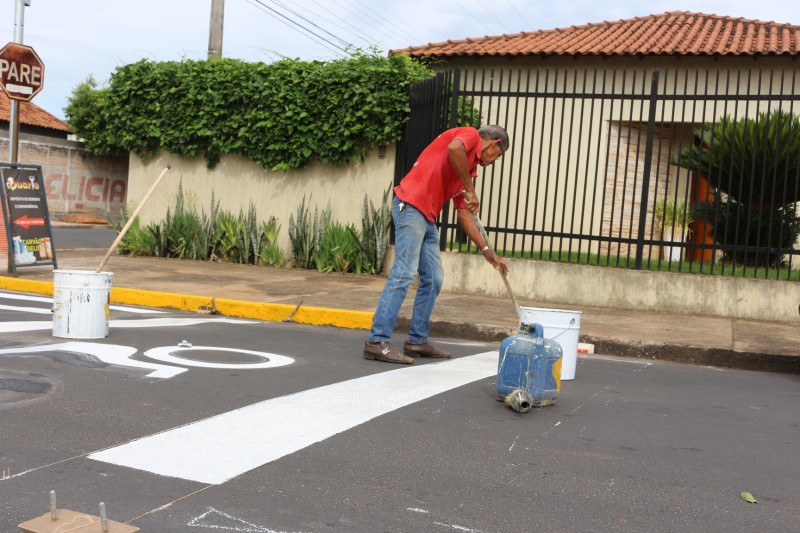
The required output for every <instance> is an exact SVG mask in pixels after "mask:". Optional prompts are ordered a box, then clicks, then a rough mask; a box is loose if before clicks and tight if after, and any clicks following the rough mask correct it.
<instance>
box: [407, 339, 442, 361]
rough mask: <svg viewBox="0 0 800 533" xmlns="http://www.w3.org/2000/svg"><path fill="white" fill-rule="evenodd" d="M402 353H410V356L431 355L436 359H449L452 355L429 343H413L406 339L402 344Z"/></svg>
mask: <svg viewBox="0 0 800 533" xmlns="http://www.w3.org/2000/svg"><path fill="white" fill-rule="evenodd" d="M403 353H405V354H406V355H410V356H411V357H433V358H436V359H450V358H451V357H453V355H452V354H449V353H447V352H445V351H444V350H440V349H439V348H434V347H433V346H431V344H430V343H426V344H414V343H413V342H408V341H406V342H405V344H403Z"/></svg>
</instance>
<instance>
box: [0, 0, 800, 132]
mask: <svg viewBox="0 0 800 533" xmlns="http://www.w3.org/2000/svg"><path fill="white" fill-rule="evenodd" d="M0 4H1V5H2V8H1V9H0V45H3V44H5V43H7V42H11V41H13V40H14V28H15V11H16V4H17V1H16V0H0ZM30 4H31V5H30V6H28V7H25V8H24V17H23V21H24V25H23V38H22V42H23V43H24V44H26V45H28V46H31V47H33V48H34V50H35V51H36V53H37V54H38V55H39V57H40V58H41V60H42V62H43V63H44V65H45V75H44V88H43V89H42V91H41V92H39V94H37V95H36V96H35V97H34V99H33V102H34V103H35V104H37V105H38V106H39V107H42V108H43V109H45V110H46V111H48V112H49V113H51V114H53V115H55V116H57V117H59V118H61V119H64V118H65V116H64V111H63V108H64V107H65V106H66V105H67V102H68V99H69V97H70V95H71V94H72V91H73V89H74V88H75V87H76V86H77V85H78V84H79V83H81V82H83V81H84V80H86V79H87V77H89V76H92V77H93V78H94V79H95V81H97V82H98V84H100V85H104V84H107V82H108V80H109V77H110V75H111V74H112V73H113V72H114V70H115V69H116V68H117V67H120V66H123V65H127V64H129V63H134V62H137V61H139V60H141V59H149V60H153V61H176V60H177V61H180V60H183V59H193V60H200V59H205V58H206V57H207V56H208V35H209V25H210V18H211V0H69V1H67V0H30ZM667 11H691V12H696V13H705V14H715V15H721V16H728V17H733V18H740V17H741V18H746V19H758V20H763V21H775V22H779V23H788V24H795V25H800V12H798V10H797V8H796V5H795V4H794V3H793V2H790V1H788V0H759V1H755V2H754V1H752V0H682V1H681V0H677V1H676V0H650V1H641V0H638V1H634V0H602V1H598V0H570V1H562V2H552V1H550V0H547V1H545V0H492V1H490V2H487V1H486V0H402V1H399V2H388V1H376V0H225V19H224V21H225V23H224V31H223V45H222V54H223V56H225V57H233V58H237V59H243V60H246V61H263V62H266V63H270V62H272V61H275V60H277V59H280V58H283V57H289V58H294V59H301V60H332V59H339V58H342V57H345V56H346V54H347V50H349V49H353V48H358V49H363V50H369V49H373V48H374V49H375V50H377V51H378V53H380V54H381V55H385V54H386V52H387V51H388V50H393V49H399V48H405V47H408V46H417V45H423V44H427V43H432V42H440V41H446V40H448V39H452V40H458V39H465V38H469V37H483V36H486V35H502V34H509V33H518V32H522V31H536V30H549V29H554V28H565V27H569V26H576V25H582V24H588V23H593V22H602V21H614V20H620V19H627V18H633V17H641V16H646V15H652V14H660V13H664V12H667Z"/></svg>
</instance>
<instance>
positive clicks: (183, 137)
mask: <svg viewBox="0 0 800 533" xmlns="http://www.w3.org/2000/svg"><path fill="white" fill-rule="evenodd" d="M430 76H432V72H431V71H430V70H429V69H428V68H427V67H425V66H423V65H421V64H419V63H416V62H414V61H413V60H411V59H410V58H408V57H407V56H402V55H395V56H391V57H379V56H377V55H374V54H366V53H361V52H360V53H357V54H354V55H352V56H350V57H349V58H346V59H342V60H337V61H330V62H318V61H312V62H308V61H300V60H293V59H284V60H281V61H277V62H275V63H271V64H265V63H248V62H244V61H240V60H236V59H216V60H213V61H190V60H187V61H170V62H153V61H148V60H142V61H139V62H137V63H133V64H129V65H124V66H122V67H119V68H117V69H116V71H115V72H114V73H113V74H112V76H111V80H110V82H109V86H108V87H107V88H103V89H97V88H96V85H95V84H94V81H93V80H91V79H89V80H87V81H86V82H84V83H82V84H80V85H79V86H78V87H76V89H75V90H74V92H73V96H72V97H71V99H70V102H69V105H68V106H67V108H66V109H65V112H66V115H67V119H68V122H69V124H70V126H71V127H72V128H73V130H74V131H75V132H76V133H77V134H78V135H79V136H80V137H82V138H83V139H85V141H86V147H87V149H88V150H89V151H92V152H94V153H108V152H111V151H116V150H122V151H128V152H133V153H135V154H137V155H138V156H140V157H141V158H143V159H144V160H147V159H148V158H150V157H152V156H153V155H155V154H156V153H157V152H158V151H159V150H160V149H164V150H166V151H167V152H169V153H173V154H178V155H181V156H196V155H204V156H205V158H206V162H207V163H208V166H209V167H213V166H214V165H216V164H217V163H218V162H219V159H220V156H221V155H222V154H236V155H240V156H244V157H246V158H249V159H251V160H253V161H255V162H256V163H258V164H259V165H261V166H263V167H266V168H269V169H273V170H287V169H292V168H300V167H302V166H304V165H305V164H306V163H308V162H309V161H311V160H312V159H315V158H316V159H319V160H320V161H321V162H323V163H326V164H335V165H341V164H345V163H354V162H358V161H360V160H362V159H363V157H364V155H365V154H366V152H367V151H368V150H369V149H370V148H371V147H373V146H376V145H385V144H389V143H392V142H394V141H397V140H398V139H400V137H401V135H402V131H403V126H404V125H405V123H406V121H407V119H408V113H409V111H410V109H409V103H408V95H407V88H408V86H409V85H411V84H413V83H415V82H417V81H420V80H422V79H425V78H428V77H430Z"/></svg>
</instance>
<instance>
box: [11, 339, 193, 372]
mask: <svg viewBox="0 0 800 533" xmlns="http://www.w3.org/2000/svg"><path fill="white" fill-rule="evenodd" d="M136 351H137V350H136V348H133V347H132V346H120V345H117V344H93V343H89V342H62V343H58V344H43V345H41V346H20V347H18V348H6V349H3V350H0V355H14V354H16V355H25V354H31V353H42V352H72V353H85V354H88V355H93V356H94V357H96V358H98V359H99V360H101V361H103V362H104V363H108V364H110V365H120V366H130V367H134V368H142V369H145V370H151V371H152V372H150V373H149V374H147V376H146V377H148V378H161V379H168V378H171V377H174V376H177V375H178V374H181V373H183V372H186V371H187V370H188V369H187V368H177V367H174V366H170V365H159V364H157V363H147V362H144V361H136V360H135V359H131V357H133V356H134V355H135V354H136Z"/></svg>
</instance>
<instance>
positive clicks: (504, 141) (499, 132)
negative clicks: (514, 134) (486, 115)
mask: <svg viewBox="0 0 800 533" xmlns="http://www.w3.org/2000/svg"><path fill="white" fill-rule="evenodd" d="M478 133H479V134H480V136H481V139H489V140H490V141H498V140H499V141H500V146H501V147H502V148H503V152H505V151H506V150H508V146H509V144H511V143H510V142H509V140H508V133H506V130H505V128H503V127H502V126H497V125H494V124H490V125H487V126H481V129H479V130H478Z"/></svg>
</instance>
